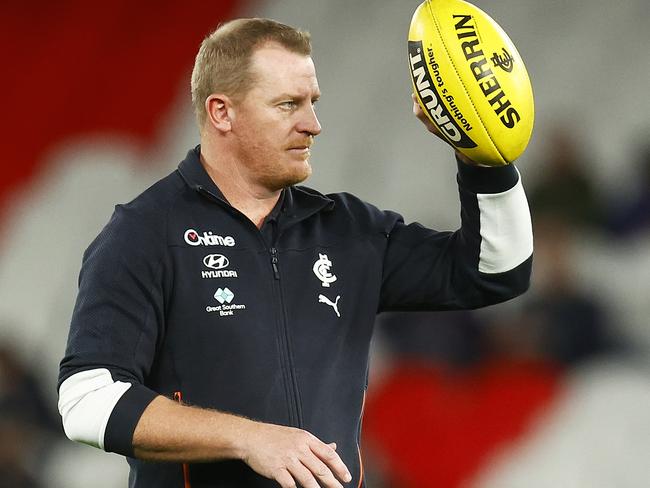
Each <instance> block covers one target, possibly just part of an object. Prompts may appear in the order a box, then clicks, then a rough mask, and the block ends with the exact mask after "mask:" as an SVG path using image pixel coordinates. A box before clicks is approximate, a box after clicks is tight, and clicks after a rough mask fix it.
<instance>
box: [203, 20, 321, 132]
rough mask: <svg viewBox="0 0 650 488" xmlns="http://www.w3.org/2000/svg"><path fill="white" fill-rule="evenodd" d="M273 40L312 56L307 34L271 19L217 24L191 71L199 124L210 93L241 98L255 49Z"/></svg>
mask: <svg viewBox="0 0 650 488" xmlns="http://www.w3.org/2000/svg"><path fill="white" fill-rule="evenodd" d="M266 42H276V43H278V44H280V45H281V46H283V47H285V48H286V49H288V50H289V51H291V52H294V53H297V54H303V55H305V56H309V55H311V41H310V35H309V33H308V32H306V31H302V30H300V29H295V28H293V27H290V26H288V25H285V24H281V23H279V22H276V21H274V20H270V19H258V18H254V19H236V20H231V21H230V22H226V23H225V24H222V25H219V26H218V27H217V29H216V30H215V31H214V32H212V33H211V34H210V35H208V36H207V37H206V38H205V39H204V40H203V42H202V43H201V47H200V48H199V52H198V54H197V55H196V61H195V62H194V69H193V70H192V82H191V88H192V105H193V107H194V113H195V114H196V119H197V122H198V124H199V127H202V126H203V124H204V122H205V118H206V116H207V114H206V111H205V101H206V99H207V98H208V97H209V96H210V95H211V94H213V93H224V94H226V95H228V96H230V97H232V98H234V99H235V100H238V99H241V97H243V96H244V95H245V94H246V93H247V92H248V90H249V89H250V88H251V85H252V84H253V82H254V81H255V78H254V73H252V72H251V69H250V68H251V66H250V65H251V57H252V54H253V52H254V50H255V48H257V47H259V46H260V45H261V44H264V43H266Z"/></svg>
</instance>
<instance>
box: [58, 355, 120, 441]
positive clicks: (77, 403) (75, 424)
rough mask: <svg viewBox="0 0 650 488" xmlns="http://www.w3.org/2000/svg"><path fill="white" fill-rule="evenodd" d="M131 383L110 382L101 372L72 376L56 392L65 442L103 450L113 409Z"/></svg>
mask: <svg viewBox="0 0 650 488" xmlns="http://www.w3.org/2000/svg"><path fill="white" fill-rule="evenodd" d="M130 387H131V383H124V382H121V381H113V377H112V376H111V373H110V372H109V371H108V370H107V369H105V368H100V369H90V370H87V371H82V372H80V373H75V374H73V375H72V376H70V377H69V378H67V379H66V380H65V381H64V382H63V383H62V384H61V387H60V388H59V413H60V414H61V417H62V419H63V430H64V431H65V434H66V435H67V436H68V438H69V439H71V440H73V441H77V442H83V443H84V444H89V445H91V446H94V447H99V448H100V449H104V434H105V432H106V425H107V424H108V419H109V418H110V416H111V413H112V411H113V408H115V405H116V404H117V402H118V400H119V399H120V398H121V397H122V395H124V393H125V392H126V391H127V390H128V389H129V388H130Z"/></svg>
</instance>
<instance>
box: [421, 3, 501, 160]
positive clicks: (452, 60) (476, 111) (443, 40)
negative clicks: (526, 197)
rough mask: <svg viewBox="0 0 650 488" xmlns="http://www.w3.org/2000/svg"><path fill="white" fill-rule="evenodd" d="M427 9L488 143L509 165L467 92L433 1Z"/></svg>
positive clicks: (428, 4)
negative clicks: (440, 25) (439, 22)
mask: <svg viewBox="0 0 650 488" xmlns="http://www.w3.org/2000/svg"><path fill="white" fill-rule="evenodd" d="M427 7H428V8H429V15H431V19H432V20H433V25H435V27H436V31H437V32H438V37H439V38H440V42H441V43H442V47H443V48H444V50H445V53H446V54H447V59H449V61H450V62H451V66H452V67H453V68H454V71H455V73H456V78H457V79H458V81H459V82H460V84H461V85H462V86H463V89H464V90H465V93H466V94H467V99H468V100H469V103H470V104H471V105H472V109H473V110H474V113H475V114H476V116H477V117H478V120H479V122H480V123H481V127H483V130H484V131H485V135H487V139H488V141H490V144H492V147H493V148H494V149H495V150H496V152H497V154H498V155H499V156H500V157H501V161H502V162H503V163H504V164H509V162H508V161H507V160H506V158H505V157H503V154H501V151H500V150H499V148H498V147H497V145H496V144H495V143H494V141H493V140H492V136H491V135H490V133H489V132H488V130H487V127H486V126H485V123H484V122H483V118H482V117H481V114H480V113H479V112H478V110H477V109H476V105H474V100H472V97H471V95H470V93H469V91H468V90H467V86H466V85H465V83H464V82H463V78H462V77H461V76H460V73H459V72H458V69H456V63H454V59H453V58H452V57H451V54H450V52H449V49H447V44H446V43H445V39H444V36H443V35H442V31H441V30H440V27H439V26H438V19H437V18H436V16H435V15H434V14H433V10H432V9H431V1H430V0H429V1H428V2H427Z"/></svg>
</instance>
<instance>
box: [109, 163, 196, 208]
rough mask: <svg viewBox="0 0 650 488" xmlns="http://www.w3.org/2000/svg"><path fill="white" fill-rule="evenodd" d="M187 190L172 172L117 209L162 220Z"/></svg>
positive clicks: (175, 171)
mask: <svg viewBox="0 0 650 488" xmlns="http://www.w3.org/2000/svg"><path fill="white" fill-rule="evenodd" d="M186 189H187V185H186V184H185V182H184V181H183V179H182V178H181V177H180V175H179V174H178V171H177V170H174V171H173V172H171V173H170V174H169V175H167V176H165V177H164V178H161V179H160V180H158V181H156V182H155V183H154V184H152V185H151V186H150V187H149V188H147V189H146V190H144V191H143V192H142V193H140V194H139V195H138V196H136V197H135V198H134V199H133V200H131V201H129V202H127V203H123V204H119V205H117V206H116V208H117V209H120V210H122V211H126V212H128V213H133V214H137V215H140V216H148V217H151V218H155V217H162V218H164V217H165V216H166V215H167V214H168V213H169V210H170V209H171V208H172V207H173V205H174V203H175V202H176V200H177V199H178V198H179V196H180V195H181V194H182V193H183V191H184V190H186Z"/></svg>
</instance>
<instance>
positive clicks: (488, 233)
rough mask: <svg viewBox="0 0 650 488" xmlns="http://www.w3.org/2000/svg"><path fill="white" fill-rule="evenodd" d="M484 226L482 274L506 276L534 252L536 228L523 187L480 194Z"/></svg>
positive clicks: (480, 260) (479, 205) (481, 215)
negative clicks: (501, 274)
mask: <svg viewBox="0 0 650 488" xmlns="http://www.w3.org/2000/svg"><path fill="white" fill-rule="evenodd" d="M477 198H478V208H479V213H480V219H481V222H480V225H481V250H480V254H479V264H478V270H479V271H480V272H481V273H491V274H494V273H504V272H506V271H510V270H511V269H514V268H516V267H517V266H519V265H520V264H521V263H523V262H524V261H525V260H526V259H528V258H529V257H530V256H531V254H532V253H533V228H532V224H531V220H530V211H529V209H528V201H527V200H526V195H525V193H524V187H523V186H522V184H521V176H520V177H519V181H518V182H517V184H516V185H515V186H513V187H512V188H510V189H509V190H507V191H504V192H501V193H483V194H481V193H480V194H478V195H477Z"/></svg>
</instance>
